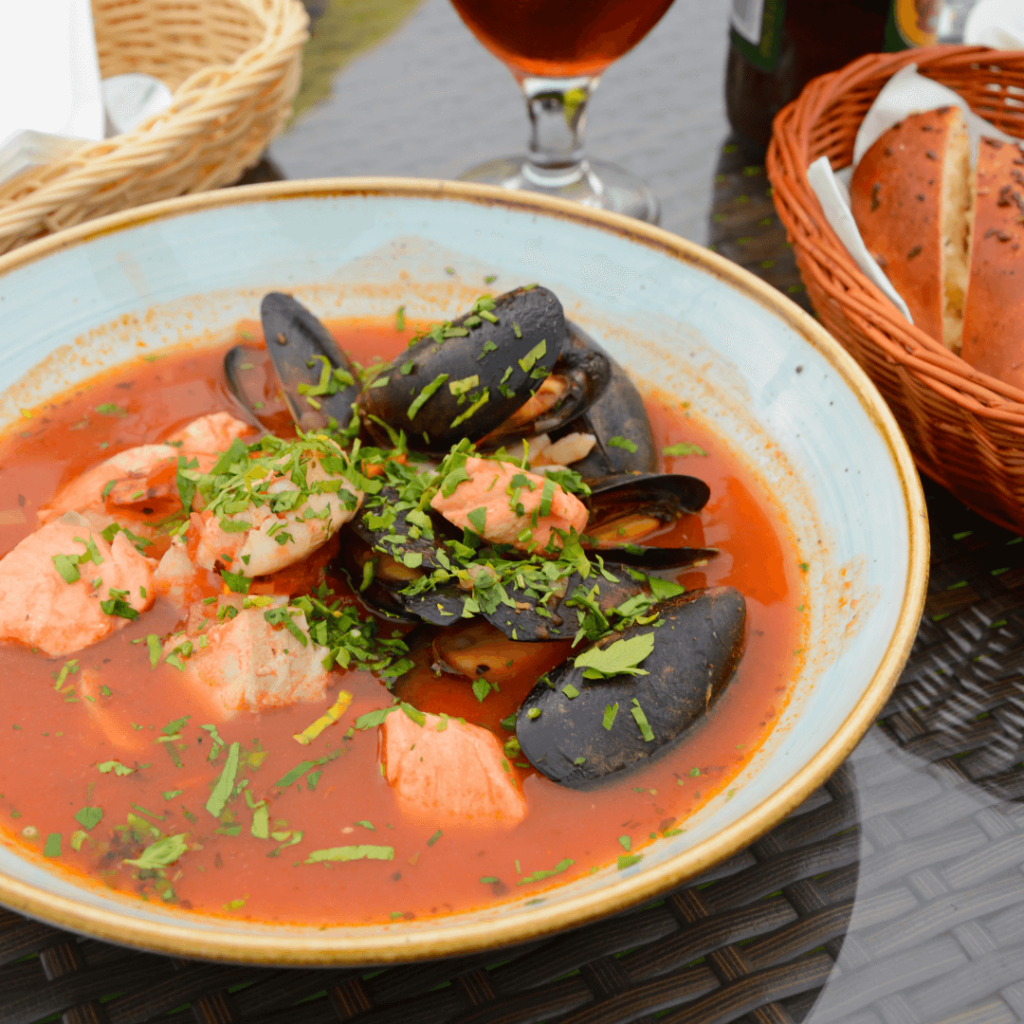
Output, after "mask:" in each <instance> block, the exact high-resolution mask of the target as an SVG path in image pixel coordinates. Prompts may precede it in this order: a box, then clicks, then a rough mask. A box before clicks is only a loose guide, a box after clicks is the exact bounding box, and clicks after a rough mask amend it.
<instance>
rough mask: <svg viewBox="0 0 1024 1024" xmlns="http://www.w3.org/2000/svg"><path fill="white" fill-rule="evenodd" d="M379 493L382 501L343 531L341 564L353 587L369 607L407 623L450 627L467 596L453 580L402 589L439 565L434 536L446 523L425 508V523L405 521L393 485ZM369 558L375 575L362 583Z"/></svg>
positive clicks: (443, 531) (405, 513)
mask: <svg viewBox="0 0 1024 1024" xmlns="http://www.w3.org/2000/svg"><path fill="white" fill-rule="evenodd" d="M379 497H380V498H382V499H383V503H376V502H375V504H374V507H373V508H367V507H365V506H364V507H363V508H362V509H361V510H360V512H359V514H358V515H357V516H356V517H355V518H354V519H353V520H352V522H351V523H349V524H347V525H346V526H345V527H344V532H343V534H342V543H341V553H340V562H341V567H342V568H343V569H344V570H345V573H346V575H347V576H348V578H349V582H350V583H351V585H352V588H353V590H355V591H356V593H358V594H359V596H360V598H361V599H362V601H363V603H364V604H365V605H366V606H367V607H369V608H370V610H371V611H376V612H380V613H382V614H385V615H390V616H395V617H398V618H402V619H405V620H407V621H410V622H414V621H416V620H417V619H423V620H426V621H427V622H433V623H435V624H436V625H439V626H445V625H451V623H452V622H453V621H455V620H456V619H458V618H460V617H461V616H462V612H463V599H464V598H465V597H466V596H468V595H467V593H466V592H465V591H461V590H460V589H459V588H458V586H457V585H456V584H453V585H452V586H451V587H450V588H445V587H442V588H441V589H439V590H437V591H430V592H427V593H424V594H416V595H407V594H403V593H402V590H404V589H405V588H406V587H407V586H408V585H409V584H410V583H411V582H413V580H414V579H415V578H416V577H418V576H420V575H421V574H422V573H424V572H432V571H433V570H434V569H436V568H438V564H439V563H438V561H437V550H438V549H437V543H438V537H439V535H445V534H447V533H448V532H449V527H448V524H447V523H446V522H445V521H444V520H443V519H442V518H441V517H440V516H438V515H436V514H434V513H432V512H431V511H430V510H429V509H428V510H427V511H426V512H425V513H423V514H424V515H425V516H426V518H427V520H428V521H429V523H430V526H429V527H424V526H423V524H422V523H420V524H415V523H410V522H409V519H408V516H409V513H410V511H411V510H409V509H401V508H399V504H400V500H399V494H398V491H397V490H396V489H395V488H394V487H390V486H385V487H384V488H383V489H382V490H381V492H380V495H379ZM371 560H373V561H374V562H375V566H374V573H373V576H372V578H371V579H370V581H369V583H365V584H364V574H363V568H364V566H365V564H366V563H367V562H368V561H371ZM384 561H387V562H389V563H390V568H388V569H385V568H384V567H383V566H382V565H381V563H382V562H384ZM396 563H400V564H396ZM396 572H397V573H400V575H395V573H396Z"/></svg>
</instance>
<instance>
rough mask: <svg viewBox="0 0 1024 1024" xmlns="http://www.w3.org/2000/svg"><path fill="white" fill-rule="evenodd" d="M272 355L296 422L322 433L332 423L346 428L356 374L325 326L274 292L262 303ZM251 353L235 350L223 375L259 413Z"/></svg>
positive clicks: (354, 395) (299, 305) (287, 297)
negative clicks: (251, 378) (247, 370)
mask: <svg viewBox="0 0 1024 1024" xmlns="http://www.w3.org/2000/svg"><path fill="white" fill-rule="evenodd" d="M260 315H261V318H262V321H263V335H264V338H265V339H266V345H267V353H268V355H269V356H270V359H271V362H272V363H273V366H274V372H275V374H276V376H277V380H278V383H279V385H280V391H281V394H282V396H283V397H284V400H285V402H286V404H287V405H288V409H289V411H290V412H291V414H292V418H293V419H294V420H295V422H296V424H297V425H298V426H299V427H300V428H302V429H303V430H321V429H323V428H325V427H327V426H329V425H330V423H331V421H332V420H333V421H334V423H335V424H337V425H338V426H340V427H343V428H344V427H346V426H348V424H349V421H350V420H351V418H352V411H353V408H354V406H355V402H356V399H357V398H358V396H359V382H358V377H357V376H356V373H355V370H354V368H353V367H352V365H351V364H350V363H349V361H348V359H347V358H346V357H345V353H344V352H342V351H341V349H340V348H339V347H338V344H337V342H336V341H335V340H334V338H333V337H331V334H330V332H329V331H328V330H327V328H326V327H324V325H323V324H322V323H321V322H320V321H319V320H318V319H317V318H316V317H315V316H314V315H313V314H312V313H311V312H310V311H309V310H308V309H306V307H305V306H303V305H302V303H301V302H299V301H297V300H296V299H293V298H292V297H291V296H290V295H284V294H283V293H281V292H270V293H269V294H267V295H265V296H264V297H263V301H262V302H261V303H260ZM251 357H252V350H251V349H247V348H245V347H243V346H235V347H234V348H232V349H230V350H229V351H228V353H227V355H226V356H225V357H224V372H225V375H226V376H227V379H228V383H229V385H230V386H231V389H232V390H233V391H234V393H235V395H236V396H237V397H238V399H239V400H240V401H241V402H242V403H243V404H244V405H245V406H246V407H247V408H249V409H256V408H258V404H257V400H258V396H254V395H253V394H251V393H250V392H251V382H250V381H249V379H248V378H247V376H246V373H245V368H246V366H247V361H248V360H250V359H251Z"/></svg>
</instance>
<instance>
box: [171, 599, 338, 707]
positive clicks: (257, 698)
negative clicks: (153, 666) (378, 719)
mask: <svg viewBox="0 0 1024 1024" xmlns="http://www.w3.org/2000/svg"><path fill="white" fill-rule="evenodd" d="M285 604H287V601H286V600H284V599H281V600H276V601H274V603H273V604H272V605H270V606H268V607H262V608H243V609H242V610H241V611H239V612H238V613H237V614H236V615H235V617H234V618H231V619H225V620H224V621H222V622H217V623H216V624H215V625H213V626H210V627H209V628H208V629H206V631H205V632H201V633H198V634H195V635H191V636H186V635H184V634H177V635H175V636H172V637H171V638H170V639H169V640H167V641H165V643H164V655H165V657H167V656H171V655H175V654H176V655H177V657H176V658H172V659H171V661H170V664H172V665H174V666H175V667H179V666H180V667H181V669H182V675H183V682H184V683H185V685H186V686H188V687H190V688H191V689H192V690H193V692H194V693H195V695H196V698H197V700H198V701H199V703H201V704H202V705H204V706H205V707H207V708H208V709H209V710H210V711H211V712H212V713H214V714H217V715H219V716H220V717H222V718H230V717H231V716H232V715H234V714H236V713H237V712H239V711H266V710H268V709H269V708H283V707H287V706H288V705H290V704H298V703H300V702H308V701H319V700H323V699H324V698H325V696H326V694H327V684H328V682H329V680H330V673H329V672H328V671H327V670H326V669H325V668H324V667H323V661H324V658H326V657H327V655H328V653H329V652H328V650H327V648H326V647H321V646H320V645H319V644H316V643H314V642H313V640H312V639H311V638H310V636H309V627H308V626H307V624H306V617H305V615H303V614H302V612H301V611H299V610H297V609H291V611H290V614H291V619H292V622H293V623H294V624H295V626H296V627H297V629H298V631H299V632H300V633H301V634H302V636H303V637H304V638H305V643H303V642H302V641H301V640H299V639H298V638H297V637H296V636H295V635H294V634H293V633H291V632H289V631H288V630H287V629H285V628H284V627H283V626H282V625H280V624H277V625H274V624H272V623H270V622H268V621H267V618H266V614H265V613H266V612H267V611H268V610H271V609H280V608H282V607H283V606H284V605H285ZM208 614H209V615H210V616H211V617H213V618H215V617H216V614H217V613H216V610H213V611H210V612H209V613H208Z"/></svg>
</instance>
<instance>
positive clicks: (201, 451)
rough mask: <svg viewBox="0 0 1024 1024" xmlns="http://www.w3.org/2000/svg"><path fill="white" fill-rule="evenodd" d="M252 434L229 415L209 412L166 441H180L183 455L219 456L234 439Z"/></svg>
mask: <svg viewBox="0 0 1024 1024" xmlns="http://www.w3.org/2000/svg"><path fill="white" fill-rule="evenodd" d="M253 432H254V431H253V428H252V427H250V426H249V424H248V423H244V422H243V421H242V420H240V419H236V418H235V417H234V416H232V415H231V414H230V413H227V412H211V413H209V414H208V415H206V416H200V417H199V418H198V419H194V420H193V421H192V422H191V423H189V424H188V425H187V426H185V427H182V428H181V430H179V431H176V432H175V433H173V434H171V436H170V437H169V438H168V441H171V442H175V443H177V442H179V441H180V442H181V445H180V448H179V450H180V451H181V453H182V454H183V455H219V454H220V453H221V452H226V451H227V450H228V449H229V448H230V447H231V442H232V441H234V440H235V438H238V437H245V436H246V434H252V433H253ZM203 472H206V470H204V471H203Z"/></svg>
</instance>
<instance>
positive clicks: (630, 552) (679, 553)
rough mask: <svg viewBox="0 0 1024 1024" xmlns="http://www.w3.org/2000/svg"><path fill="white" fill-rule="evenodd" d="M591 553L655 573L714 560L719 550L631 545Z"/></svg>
mask: <svg viewBox="0 0 1024 1024" xmlns="http://www.w3.org/2000/svg"><path fill="white" fill-rule="evenodd" d="M590 553H591V554H592V555H600V556H601V557H602V558H603V559H604V560H605V561H606V562H613V563H615V564H616V565H635V566H637V567H638V568H640V569H645V570H647V571H648V572H655V571H656V570H659V569H685V568H686V566H688V565H693V563H694V562H701V561H703V560H704V559H707V558H714V557H715V555H717V554H718V548H654V547H651V548H648V547H643V546H641V545H632V544H631V545H629V546H628V547H624V548H595V549H594V550H592V551H591V552H590Z"/></svg>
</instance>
